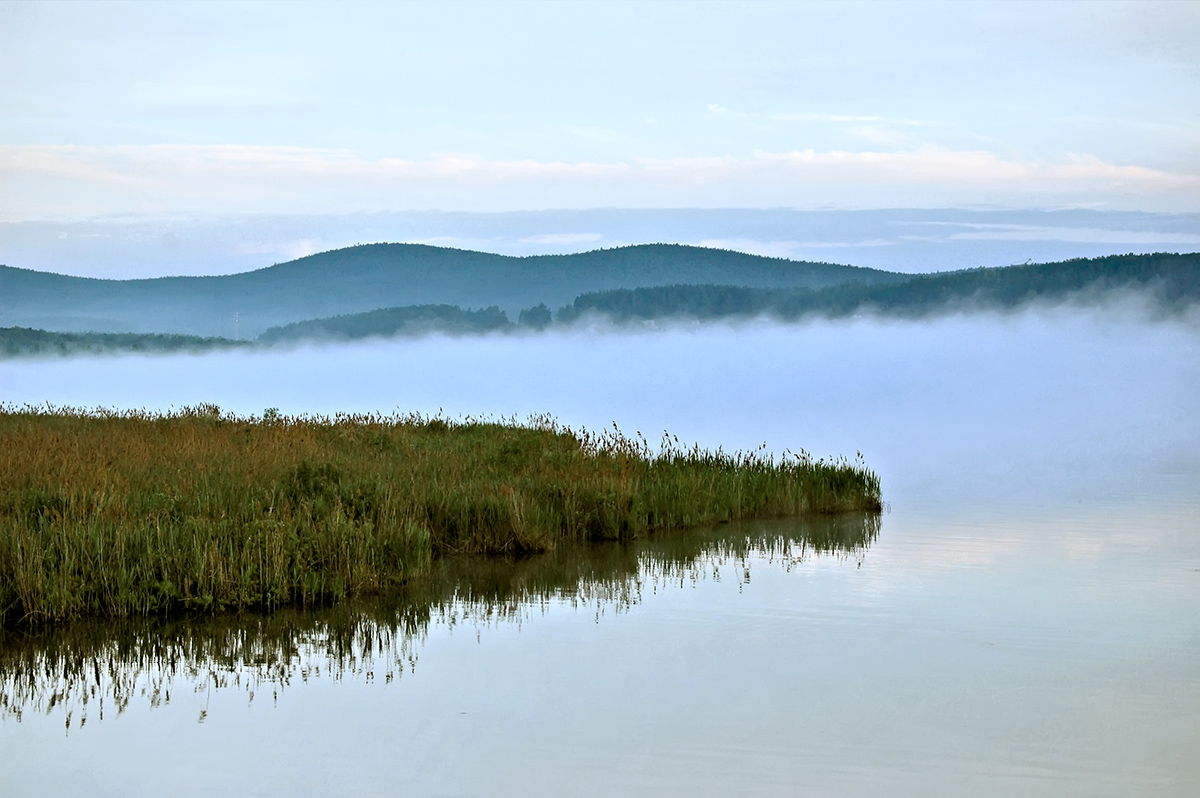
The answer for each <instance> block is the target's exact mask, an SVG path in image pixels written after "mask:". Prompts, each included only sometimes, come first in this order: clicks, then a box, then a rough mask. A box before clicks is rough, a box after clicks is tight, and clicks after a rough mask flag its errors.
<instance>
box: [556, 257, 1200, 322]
mask: <svg viewBox="0 0 1200 798" xmlns="http://www.w3.org/2000/svg"><path fill="white" fill-rule="evenodd" d="M1131 294H1133V295H1137V296H1140V297H1141V299H1142V300H1143V301H1145V302H1147V303H1148V304H1150V305H1151V306H1154V307H1157V308H1158V309H1159V310H1160V311H1162V312H1168V313H1169V312H1176V311H1179V310H1182V309H1184V308H1185V307H1188V306H1191V305H1195V304H1198V303H1200V254H1197V253H1192V254H1184V255H1177V254H1168V253H1159V254H1154V255H1114V256H1111V257H1106V258H1092V259H1089V258H1080V259H1077V260H1069V261H1062V262H1060V263H1043V264H1033V265H1027V266H1008V267H1004V268H999V269H971V270H966V271H958V272H944V273H939V274H925V275H913V276H910V277H909V278H908V279H907V280H905V281H904V282H901V283H894V284H876V285H864V284H847V285H839V286H830V287H826V288H817V289H809V288H785V289H762V288H751V287H745V286H730V285H668V286H656V287H646V288H636V289H618V290H614V291H602V292H596V293H589V294H584V295H581V296H579V297H577V298H576V299H575V301H574V302H573V303H572V304H571V305H568V306H566V307H564V308H562V309H561V310H559V312H558V313H557V314H556V320H557V321H560V322H571V321H574V320H576V319H579V318H580V317H583V316H585V315H587V314H589V313H592V314H600V315H604V316H607V317H609V318H610V319H612V320H614V321H634V320H651V319H662V318H671V317H675V318H694V319H720V318H733V317H739V316H740V317H749V316H757V315H769V316H773V317H776V318H780V319H797V318H801V317H804V316H847V315H851V314H855V313H860V312H868V311H869V312H877V313H882V314H886V315H898V316H909V317H919V316H928V315H932V314H937V313H946V312H953V311H971V310H1002V309H1013V308H1018V307H1022V306H1025V305H1028V304H1034V303H1041V304H1056V303H1060V302H1064V301H1074V302H1078V303H1084V304H1086V303H1090V302H1099V301H1106V300H1112V299H1117V298H1120V297H1123V296H1126V295H1131Z"/></svg>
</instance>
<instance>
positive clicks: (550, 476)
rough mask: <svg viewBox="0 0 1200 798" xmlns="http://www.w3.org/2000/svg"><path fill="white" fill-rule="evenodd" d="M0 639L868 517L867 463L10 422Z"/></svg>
mask: <svg viewBox="0 0 1200 798" xmlns="http://www.w3.org/2000/svg"><path fill="white" fill-rule="evenodd" d="M0 447H2V448H3V451H4V453H5V456H4V457H3V458H2V459H0V626H5V627H12V626H17V625H28V624H36V623H46V622H57V621H63V620H68V619H72V618H81V617H89V616H110V617H136V616H148V615H168V614H173V613H181V612H208V613H212V612H220V611H227V610H234V609H239V608H262V609H271V608H275V607H280V606H285V605H301V606H303V605H311V604H317V603H327V602H330V601H335V600H338V599H342V598H345V597H349V596H353V595H361V594H366V593H371V592H375V591H379V590H382V589H385V588H388V587H389V586H392V585H396V584H399V583H402V582H405V581H406V580H408V579H410V578H411V577H412V576H414V575H416V574H419V573H421V572H423V571H425V570H426V569H428V568H429V567H431V564H432V562H433V561H434V559H435V558H438V557H440V556H442V555H445V554H448V553H454V552H459V553H467V554H473V555H494V554H520V553H533V552H540V551H545V550H549V549H553V548H554V547H555V545H556V543H558V542H560V541H564V540H611V539H630V538H635V537H638V536H643V535H646V534H650V533H654V532H661V531H668V530H672V529H683V528H688V527H695V526H699V525H705V524H712V523H717V522H723V521H729V520H736V519H750V518H763V517H772V516H791V515H803V514H807V513H835V512H841V511H854V510H857V511H863V510H866V511H871V510H878V509H879V508H880V506H881V497H880V485H879V479H878V477H877V476H876V475H875V474H874V473H873V472H871V471H870V470H868V469H867V468H866V467H865V466H864V465H863V464H862V463H861V462H855V463H850V462H847V461H845V460H840V461H835V462H830V461H824V460H813V459H812V458H810V457H808V456H807V455H805V454H803V453H801V455H799V456H793V457H788V458H786V459H784V460H782V461H777V460H774V459H772V458H771V457H766V456H763V455H761V454H760V453H755V452H752V453H749V454H744V453H738V454H732V455H731V454H727V453H724V452H722V451H720V450H718V451H716V452H711V451H706V450H702V449H700V448H698V447H693V448H690V449H687V448H682V447H680V446H679V445H678V443H677V442H676V441H675V440H674V439H668V438H666V437H665V436H664V439H663V446H662V447H659V448H652V447H650V446H649V445H648V443H647V442H646V441H645V439H644V438H643V437H642V436H641V435H640V433H639V434H638V435H636V436H634V437H632V438H631V437H628V436H625V435H623V434H621V433H620V432H618V431H617V430H616V429H615V428H614V429H613V430H611V431H608V432H605V433H602V434H595V433H588V432H576V431H572V430H570V429H567V428H564V427H561V426H559V425H557V424H556V423H554V422H553V421H552V420H550V419H548V418H540V419H533V420H531V422H529V423H527V424H516V423H513V422H510V423H492V422H484V421H475V420H464V421H447V420H444V419H440V418H425V417H421V416H416V415H414V416H393V417H382V416H338V417H334V418H287V417H281V416H279V415H278V414H277V413H274V412H267V413H265V414H264V417H262V418H238V417H235V416H232V415H228V414H223V413H222V412H221V411H220V410H219V409H217V408H215V407H211V406H202V407H198V408H193V409H187V410H184V411H181V412H178V413H173V414H168V415H156V414H149V413H137V412H134V413H105V412H93V413H89V412H83V411H75V410H57V411H55V410H39V409H31V408H27V409H14V408H0Z"/></svg>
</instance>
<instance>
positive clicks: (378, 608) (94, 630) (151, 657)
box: [0, 514, 880, 732]
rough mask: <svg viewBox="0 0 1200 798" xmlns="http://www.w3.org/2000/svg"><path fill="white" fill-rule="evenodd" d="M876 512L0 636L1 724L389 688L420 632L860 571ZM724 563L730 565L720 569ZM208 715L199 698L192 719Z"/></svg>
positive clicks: (451, 563)
mask: <svg viewBox="0 0 1200 798" xmlns="http://www.w3.org/2000/svg"><path fill="white" fill-rule="evenodd" d="M879 530H880V517H879V516H878V515H873V514H872V515H846V516H837V517H833V518H816V519H804V520H787V521H771V522H755V523H745V524H729V525H723V526H719V527H715V528H709V529H702V530H696V531H693V532H689V533H673V534H670V535H663V536H659V537H655V538H650V539H646V540H639V541H635V542H632V543H627V544H618V543H611V544H603V545H589V546H571V547H566V546H564V547H561V548H559V549H558V550H556V551H553V552H550V553H548V554H545V555H541V556H538V557H530V558H525V559H520V560H504V559H491V560H452V559H447V560H442V561H439V562H438V563H436V564H435V568H434V570H433V572H431V573H430V574H429V575H428V576H426V577H424V578H422V579H421V580H419V581H417V582H415V583H413V584H410V585H408V586H407V587H406V588H405V589H404V590H402V591H399V592H397V593H395V594H392V595H388V596H384V597H380V598H377V599H374V600H371V601H362V602H357V603H348V604H343V605H339V606H337V607H333V608H326V609H319V610H283V611H279V612H276V613H273V614H271V615H238V616H224V617H218V618H205V619H191V620H187V619H183V620H164V619H150V620H140V621H130V620H125V621H105V622H82V623H76V624H72V625H69V626H67V627H64V628H60V629H55V630H50V631H45V632H40V633H35V634H25V633H16V632H8V633H5V634H4V635H3V636H2V637H0V717H9V718H14V719H15V720H16V721H17V722H20V721H21V719H22V717H23V716H24V715H25V714H26V713H33V712H38V713H46V714H52V713H61V716H62V717H63V721H64V725H65V727H66V729H67V731H68V732H70V730H71V729H72V728H82V727H83V726H85V725H86V724H87V723H88V722H89V721H92V722H95V721H100V720H103V719H104V717H105V715H106V714H109V715H111V714H121V713H122V712H124V711H125V710H126V709H128V708H129V707H130V706H131V705H135V706H145V707H149V708H155V707H158V706H161V705H166V704H169V703H170V702H171V699H172V694H173V693H174V694H175V695H176V696H178V695H179V694H180V693H181V692H182V693H192V694H205V695H209V696H211V695H212V693H213V692H214V691H218V690H231V689H232V690H241V691H244V692H245V694H246V695H247V700H248V702H250V703H253V702H254V701H255V700H256V699H257V700H261V699H263V698H266V697H267V696H269V699H270V700H271V701H272V702H278V701H280V700H281V699H282V698H283V697H284V695H285V694H286V692H287V690H288V688H290V687H291V686H293V685H294V684H295V683H296V682H300V683H305V682H308V681H309V680H310V679H318V678H320V679H328V680H332V681H334V682H337V681H342V680H344V679H354V680H356V681H358V682H363V683H372V682H376V681H379V682H382V683H385V684H386V683H390V682H392V681H394V680H396V679H397V678H399V677H401V676H402V675H403V674H405V673H406V672H407V673H411V672H414V671H415V669H416V667H417V653H418V650H419V648H420V644H421V643H422V642H423V641H424V640H425V635H426V634H427V632H428V630H429V629H430V628H431V627H432V626H435V625H438V624H442V625H446V626H449V627H454V626H458V625H460V624H474V625H475V626H476V628H478V629H482V628H483V627H485V626H487V625H488V624H491V623H522V622H524V621H526V620H528V619H530V618H531V617H532V616H534V615H535V614H537V613H538V612H539V611H542V610H544V609H545V608H546V607H548V606H549V605H550V604H551V603H559V602H565V603H568V604H571V605H573V606H575V607H576V608H589V609H592V610H594V611H595V613H596V616H597V619H599V617H600V616H602V615H604V614H606V613H608V612H616V613H619V612H623V611H626V610H628V609H629V608H630V607H632V606H634V605H636V604H638V603H639V602H640V600H641V597H642V595H643V594H644V592H645V591H647V590H651V591H658V590H662V589H669V588H671V587H672V586H682V585H686V584H688V583H695V582H698V581H701V580H705V579H718V580H719V579H721V578H722V573H724V572H729V571H732V573H733V574H734V579H735V580H736V582H737V583H738V587H739V589H740V586H741V584H742V583H743V582H744V581H748V580H749V579H750V567H751V566H750V561H751V559H753V560H754V561H755V562H760V563H766V564H768V565H771V566H777V567H781V568H783V569H784V570H788V571H790V570H792V569H793V568H796V567H797V566H799V565H801V564H803V563H804V562H806V561H807V560H809V559H811V558H814V557H830V558H836V559H840V560H843V561H846V562H848V563H855V562H856V563H857V564H858V565H861V564H862V561H863V558H864V557H865V556H866V553H867V550H868V548H869V547H870V545H871V544H872V543H873V542H874V541H875V540H876V538H877V537H878V535H879ZM726 566H732V568H727V567H726ZM207 715H208V706H207V701H204V702H202V708H201V709H200V710H199V716H198V718H197V719H198V720H199V721H200V722H204V720H205V719H206V718H207Z"/></svg>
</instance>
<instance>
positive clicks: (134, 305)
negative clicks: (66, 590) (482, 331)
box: [0, 244, 907, 338]
mask: <svg viewBox="0 0 1200 798" xmlns="http://www.w3.org/2000/svg"><path fill="white" fill-rule="evenodd" d="M906 278H907V275H901V274H893V273H891V272H885V271H879V270H876V269H862V268H856V267H853V266H840V265H836V264H830V263H808V262H800V261H790V260H785V259H782V258H765V257H759V256H756V255H746V254H744V253H740V252H731V251H728V250H718V249H706V248H701V247H688V246H680V245H673V244H646V245H639V246H631V247H620V248H616V249H607V250H596V251H593V252H585V253H580V254H574V255H544V256H534V257H524V258H517V257H509V256H504V255H493V254H489V253H485V252H471V251H466V250H458V249H448V248H444V247H431V246H424V245H419V244H370V245H364V246H356V247H349V248H347V249H339V250H333V251H330V252H323V253H320V254H317V255H311V256H309V257H306V258H300V259H299V260H295V261H291V262H288V263H282V264H277V265H275V266H271V267H268V268H265V269H259V270H257V271H253V272H245V273H242V274H233V275H225V276H219V277H163V278H158V279H151V280H97V279H88V278H81V277H68V276H64V275H57V274H48V273H45V272H35V271H29V270H25V269H17V268H10V267H0V327H10V326H21V327H36V328H41V329H45V330H57V331H80V332H140V333H182V334H191V335H201V336H225V337H240V338H254V337H256V336H258V335H259V334H260V333H262V332H263V331H264V330H266V329H267V328H269V327H275V326H282V325H287V324H291V323H293V322H299V321H304V320H307V319H313V318H317V317H329V316H337V315H346V314H352V313H360V312H364V311H372V310H377V309H380V308H387V307H396V306H406V305H458V306H460V307H463V308H482V307H489V306H492V305H495V306H498V307H499V308H500V309H502V310H505V311H507V312H508V313H510V314H512V315H515V314H516V313H517V312H519V311H520V310H521V309H522V308H528V307H531V306H534V305H537V304H539V303H545V304H547V305H549V306H550V307H558V306H560V305H563V304H566V303H569V302H571V301H572V300H573V299H574V298H575V297H576V296H578V295H580V294H583V293H589V292H597V291H606V290H612V289H617V288H636V287H639V286H651V285H665V284H698V283H710V284H726V285H742V286H750V287H756V288H789V287H790V288H797V287H807V288H819V287H825V286H831V285H837V284H841V283H847V282H860V283H866V284H879V283H888V282H896V281H899V280H903V279H906Z"/></svg>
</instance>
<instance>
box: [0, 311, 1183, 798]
mask: <svg viewBox="0 0 1200 798" xmlns="http://www.w3.org/2000/svg"><path fill="white" fill-rule="evenodd" d="M1198 387H1200V333H1198V332H1197V329H1196V328H1195V327H1194V326H1192V325H1189V324H1188V323H1185V322H1180V321H1167V322H1147V321H1145V320H1144V319H1142V318H1140V317H1139V316H1138V315H1137V314H1136V313H1135V312H1133V311H1121V310H1109V311H1105V312H1101V313H1091V312H1081V311H1073V310H1066V309H1060V310H1052V311H1038V312H1027V313H1023V314H1017V315H1011V316H983V317H975V318H966V317H951V318H947V319H942V320H938V321H933V322H920V323H917V322H880V321H872V320H857V321H852V322H846V323H812V324H803V325H796V326H777V325H772V324H766V323H755V324H749V325H744V326H735V327H726V326H720V325H714V326H697V327H676V328H672V329H667V330H657V331H641V332H637V333H629V332H616V331H595V330H592V331H576V332H571V333H562V334H547V335H541V336H498V337H494V338H483V339H480V338H474V339H471V338H463V339H448V338H436V337H435V338H427V339H421V340H416V341H396V342H386V343H373V344H364V345H355V346H348V347H333V348H327V349H301V350H294V351H290V352H275V353H266V354H236V355H228V354H226V355H219V356H204V357H171V358H111V359H81V360H71V361H41V362H13V361H9V362H7V363H4V364H2V365H0V399H3V400H6V401H9V402H16V403H21V402H45V401H49V402H53V403H55V404H71V405H90V406H94V405H106V406H117V407H142V406H145V407H149V408H165V407H169V406H180V405H183V404H193V403H198V402H216V403H218V404H220V405H222V406H223V407H226V408H228V409H231V410H235V411H238V412H241V413H261V412H262V410H263V409H264V408H266V407H270V406H277V407H279V408H281V409H282V410H283V411H285V412H332V411H336V410H351V411H367V410H382V411H390V410H393V409H399V410H401V411H408V410H420V411H423V412H436V411H437V410H438V408H443V409H444V411H445V412H446V414H447V415H451V416H456V415H463V414H474V415H479V414H492V415H508V414H516V415H518V416H524V415H526V414H528V413H534V412H550V413H553V414H555V415H557V416H558V417H559V419H560V420H562V421H564V422H566V423H569V424H575V425H586V426H588V427H592V428H594V427H599V426H603V425H606V424H608V423H610V422H612V421H616V422H617V423H618V424H619V425H620V426H621V428H622V429H624V430H626V431H629V432H633V431H635V430H641V431H642V432H643V433H644V434H646V435H647V436H648V437H650V438H651V439H652V440H654V439H657V438H658V437H659V435H661V431H662V430H663V429H669V430H670V431H671V432H672V433H675V434H678V435H679V436H680V438H681V439H684V440H687V441H693V440H694V441H699V442H700V443H701V444H703V445H707V446H716V445H724V446H725V447H726V448H739V447H740V448H748V447H753V446H757V445H758V444H760V443H763V442H766V444H767V446H768V448H770V449H772V450H776V451H782V450H784V449H792V450H796V449H798V448H801V447H803V448H806V449H808V450H809V451H811V452H813V453H814V454H817V455H833V454H842V453H844V454H848V455H851V456H853V455H854V453H855V452H856V451H859V450H861V451H862V453H863V455H864V456H865V458H866V460H867V462H868V463H869V464H870V465H871V466H873V467H875V468H877V469H878V470H879V471H880V473H881V476H882V478H883V486H884V493H885V499H886V500H887V501H888V502H889V503H890V505H891V512H890V513H887V514H885V515H884V516H883V517H882V518H881V519H874V520H873V519H869V518H866V519H862V518H859V519H854V518H851V519H838V520H836V521H834V522H830V523H832V524H833V526H832V527H831V526H829V523H826V522H820V521H809V522H804V523H801V522H773V523H770V524H752V525H746V526H739V527H733V526H729V527H723V528H719V529H717V530H705V531H701V532H698V533H695V534H692V535H687V536H672V538H671V539H661V540H652V541H644V542H639V543H637V544H635V545H633V546H630V547H620V546H606V547H599V548H595V549H585V550H578V551H561V552H556V553H555V554H553V555H551V556H549V557H547V558H542V559H534V560H530V561H524V562H518V563H503V562H496V563H487V564H470V563H447V564H446V565H445V568H444V569H443V570H442V571H441V572H440V573H439V574H438V575H437V576H435V577H433V578H431V579H430V580H429V583H428V584H423V585H420V586H414V587H413V588H412V589H411V590H409V591H407V593H405V594H401V595H398V596H392V597H387V598H385V599H381V600H380V601H375V602H368V603H365V604H363V605H355V606H352V607H343V608H338V609H335V610H332V611H329V612H325V613H294V614H286V613H285V614H280V615H278V616H275V617H273V618H269V619H257V618H253V617H251V618H242V619H233V620H229V619H226V620H222V621H217V622H215V623H207V624H170V625H167V626H152V627H149V628H148V627H141V626H138V625H133V626H128V627H105V626H104V625H98V626H81V627H77V628H75V629H69V630H66V631H64V632H63V633H61V634H59V635H57V636H52V637H51V638H49V639H46V640H38V641H17V640H12V639H11V638H10V640H9V642H8V643H7V644H6V650H5V658H4V660H3V661H4V663H5V668H6V669H7V670H6V673H5V679H6V680H7V681H5V682H4V684H5V689H6V690H7V691H8V695H9V696H10V700H11V702H12V704H13V709H16V710H20V711H21V714H20V719H19V720H18V716H17V715H16V714H13V713H10V714H8V715H7V716H6V717H5V719H4V721H3V723H2V725H0V785H3V786H4V792H5V794H14V795H24V794H57V795H72V794H78V795H104V794H113V795H116V794H122V795H126V794H135V795H137V794H145V795H151V794H152V795H163V794H169V795H207V794H213V793H215V792H218V791H220V792H228V793H233V794H263V795H276V794H335V795H336V794H357V795H363V794H367V795H374V794H389V795H390V794H414V795H462V794H466V795H493V794H626V793H632V794H639V793H640V794H664V793H665V794H689V795H690V794H714V795H727V794H789V795H790V794H812V795H867V794H870V795H880V794H885V795H917V794H920V795H928V794H932V795H962V794H984V795H1012V794H1021V795H1063V794H1077V795H1143V794H1153V795H1194V794H1198V793H1200V398H1198V397H1200V391H1198V390H1197V388H1198ZM148 640H149V641H153V640H160V641H167V642H164V643H163V645H164V648H163V649H162V650H160V651H159V652H158V654H156V655H154V656H147V657H141V658H140V659H139V656H135V655H134V654H133V653H131V652H132V651H134V650H133V649H130V648H129V647H128V646H130V645H132V644H134V643H138V642H139V641H141V643H145V642H146V641H148ZM168 643H169V645H168ZM122 646H124V648H122ZM121 652H124V653H121ZM172 652H174V653H175V654H176V659H175V662H174V665H173V666H172V665H171V660H170V657H169V656H167V655H168V654H170V653H172ZM60 655H62V656H65V657H67V659H66V660H62V659H57V657H59V656H60ZM159 655H162V656H159ZM71 656H74V657H76V664H78V665H80V666H81V667H82V668H84V669H88V668H91V669H93V670H94V668H95V666H96V665H97V664H100V665H101V673H100V675H99V677H98V678H97V677H95V676H92V677H89V678H88V679H83V678H80V677H78V676H76V677H74V678H73V679H68V680H58V679H57V677H53V678H52V677H48V676H46V675H45V673H44V672H43V673H42V674H41V675H40V676H38V677H37V678H36V679H34V680H33V681H32V682H30V681H29V679H30V678H32V674H31V673H30V671H29V668H28V667H27V666H28V664H29V663H36V662H45V661H47V659H49V660H50V661H53V662H58V663H59V664H60V666H61V664H62V662H64V661H67V662H69V661H70V657H71ZM22 663H24V665H22ZM110 663H111V665H110ZM22 667H24V668H25V670H24V671H23V672H22V670H21V668H22ZM22 678H24V679H25V681H24V682H22V681H21V679H22ZM89 679H90V681H89ZM39 680H40V681H39ZM156 683H157V684H159V687H160V690H159V692H158V693H157V694H156V693H155V691H154V689H152V687H151V685H153V684H156ZM22 684H24V685H26V687H25V688H21V685H22ZM52 684H55V685H58V686H59V687H60V688H63V689H64V700H62V701H56V702H55V705H54V706H53V707H49V704H50V698H49V694H50V692H51V691H50V690H49V689H48V686H49V685H52ZM89 684H98V685H99V687H100V688H101V689H100V690H98V691H97V694H96V695H95V696H93V697H92V698H90V699H89V702H88V705H87V706H86V707H84V706H83V704H82V696H81V693H80V690H81V689H83V688H82V687H81V685H89ZM167 689H169V690H170V700H169V701H167V700H166V696H165V692H166V690H167ZM102 696H104V697H105V701H104V703H103V718H101V717H100V715H101V702H100V698H101V697H102ZM252 696H253V697H252ZM124 699H127V704H125V707H124V711H123V712H120V713H118V712H117V707H116V705H115V704H114V700H124ZM68 717H69V724H68ZM84 718H86V722H85V723H83V724H82V725H81V721H82V720H83V719H84ZM68 725H69V729H68Z"/></svg>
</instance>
